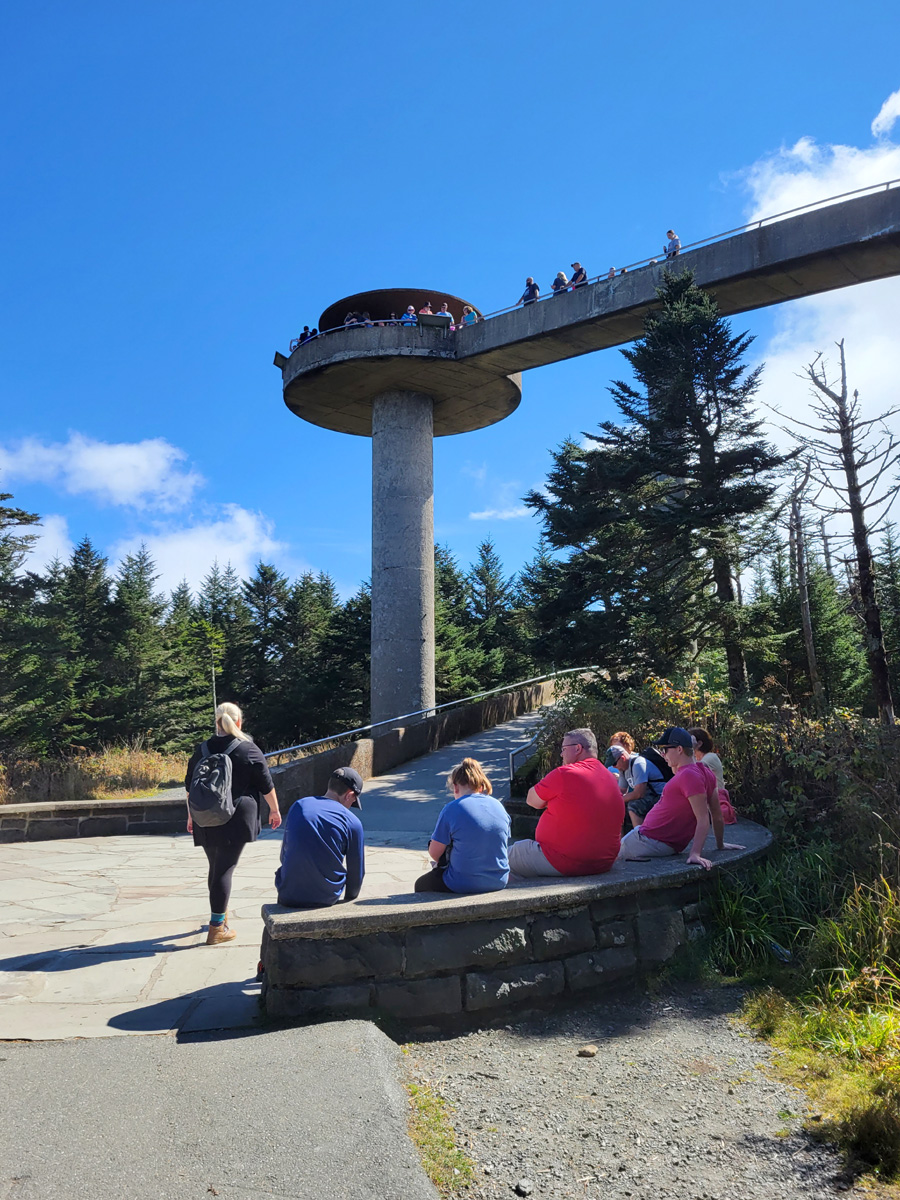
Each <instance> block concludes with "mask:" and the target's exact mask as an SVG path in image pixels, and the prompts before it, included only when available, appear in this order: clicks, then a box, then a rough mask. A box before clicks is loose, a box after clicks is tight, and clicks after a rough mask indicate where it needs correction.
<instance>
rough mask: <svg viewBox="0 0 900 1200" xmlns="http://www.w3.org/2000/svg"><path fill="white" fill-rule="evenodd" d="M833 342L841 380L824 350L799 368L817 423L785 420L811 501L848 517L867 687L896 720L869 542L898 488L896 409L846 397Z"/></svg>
mask: <svg viewBox="0 0 900 1200" xmlns="http://www.w3.org/2000/svg"><path fill="white" fill-rule="evenodd" d="M837 347H838V350H839V352H840V365H841V372H840V381H839V382H838V381H836V380H835V381H831V382H829V380H828V377H827V374H826V370H825V361H824V359H823V357H822V355H821V354H817V355H816V357H815V358H814V359H813V361H812V362H811V363H809V364H808V365H807V367H806V368H805V370H804V372H803V374H804V376H805V377H806V378H807V379H808V380H809V382H810V383H811V384H812V388H813V395H814V396H815V398H816V400H815V402H814V403H813V404H812V406H811V407H812V412H813V415H814V416H815V417H816V420H817V423H816V424H815V425H813V424H810V423H807V422H805V421H798V420H796V419H794V418H788V419H789V420H790V422H791V424H792V425H794V426H797V427H798V428H799V430H800V432H796V431H792V432H793V433H794V437H795V438H796V439H797V441H798V442H799V443H800V445H801V447H802V448H803V450H804V451H806V453H807V454H808V456H809V460H810V478H811V480H812V482H813V483H814V484H815V485H817V487H818V492H817V493H816V496H815V497H814V498H813V500H812V501H811V503H812V504H813V505H814V507H816V508H817V509H818V511H819V512H821V513H824V514H825V515H827V516H830V517H835V516H849V517H850V522H851V526H852V530H853V534H852V539H853V557H854V559H855V565H856V586H857V589H858V595H859V602H860V616H861V619H862V623H863V626H864V629H865V634H864V638H865V647H866V657H867V659H868V663H869V670H870V672H871V675H872V689H873V692H874V696H875V702H876V704H877V705H878V713H879V717H880V719H881V721H882V723H883V724H885V725H893V723H894V703H893V699H892V697H891V684H890V677H889V675H888V664H887V658H886V656H885V651H884V636H883V633H882V628H881V612H880V609H879V607H878V597H877V593H876V587H875V570H874V563H873V558H872V551H871V549H870V545H869V542H870V538H871V536H872V534H873V533H874V532H875V531H876V530H877V528H878V527H879V525H880V524H881V523H882V522H883V521H884V519H885V517H886V516H887V514H888V511H889V510H890V507H891V505H892V504H893V502H894V499H895V498H896V495H897V487H896V483H895V481H894V480H893V478H892V477H891V476H890V475H889V472H891V471H892V470H893V469H894V468H895V467H896V466H897V463H898V461H900V445H898V443H897V440H896V439H895V437H894V435H893V434H892V433H891V432H890V430H889V428H888V426H887V421H888V419H889V418H890V417H892V416H894V415H895V414H896V413H897V412H898V411H900V410H898V409H896V408H893V409H890V410H889V411H888V412H884V413H881V414H880V416H877V417H873V418H871V419H869V420H863V419H862V414H861V409H860V404H859V393H858V392H854V393H853V397H852V399H851V398H850V397H849V393H848V390H847V363H846V359H845V356H844V342H843V339H841V341H840V342H838V343H837ZM806 431H809V432H806ZM886 477H887V478H886ZM888 480H890V482H888ZM829 495H830V496H831V497H833V498H834V499H835V500H836V503H825V502H823V497H825V496H829Z"/></svg>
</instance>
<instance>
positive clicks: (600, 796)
mask: <svg viewBox="0 0 900 1200" xmlns="http://www.w3.org/2000/svg"><path fill="white" fill-rule="evenodd" d="M525 802H526V804H530V805H531V807H532V808H537V809H540V810H542V811H541V819H540V820H539V821H538V826H537V830H536V831H535V835H534V840H533V841H532V840H531V839H525V840H523V841H520V842H514V843H513V844H512V845H511V846H510V848H509V869H510V871H511V872H513V874H515V875H519V876H523V877H525V878H528V877H531V876H535V875H602V874H603V872H604V871H608V870H609V868H610V867H611V866H612V865H613V863H614V862H615V861H616V856H617V855H618V853H619V841H620V837H621V833H622V822H623V821H624V820H625V805H624V803H623V801H622V796H621V793H620V792H619V788H618V786H617V784H616V781H615V779H614V778H613V777H612V775H611V774H610V773H609V771H608V770H607V769H606V767H605V766H604V765H603V763H602V762H601V761H600V760H599V759H598V758H597V739H596V738H595V737H594V734H593V733H592V732H591V730H590V729H571V730H569V732H568V733H567V734H566V735H565V736H564V737H563V740H562V766H561V767H557V768H556V770H555V771H551V772H550V774H549V775H545V776H544V778H543V779H542V780H541V781H540V782H539V783H536V784H535V785H534V787H533V788H531V789H530V790H529V792H528V795H527V796H526V797H525Z"/></svg>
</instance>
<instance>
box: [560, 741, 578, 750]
mask: <svg viewBox="0 0 900 1200" xmlns="http://www.w3.org/2000/svg"><path fill="white" fill-rule="evenodd" d="M580 746H581V742H563V744H562V747H561V748H562V749H563V750H577V749H579V747H580Z"/></svg>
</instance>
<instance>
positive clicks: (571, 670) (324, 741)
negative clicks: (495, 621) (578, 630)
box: [265, 666, 599, 759]
mask: <svg viewBox="0 0 900 1200" xmlns="http://www.w3.org/2000/svg"><path fill="white" fill-rule="evenodd" d="M597 670H599V667H596V666H590V667H566V668H565V669H564V670H562V671H549V672H548V673H547V674H546V675H535V676H534V677H533V678H532V679H519V680H517V682H516V683H505V684H503V686H502V687H496V688H489V689H488V690H487V691H484V692H475V693H474V695H471V696H462V697H461V698H460V699H459V700H448V701H447V702H446V703H445V704H436V705H434V706H433V707H432V708H420V709H419V710H418V711H417V712H409V713H401V714H400V715H399V716H397V717H389V718H388V719H387V720H386V721H374V722H372V723H371V724H369V725H359V726H357V728H356V729H344V730H342V731H341V732H340V733H329V734H328V735H327V736H326V737H321V738H315V739H313V741H311V742H300V743H299V744H298V745H296V746H285V747H284V748H283V749H281V750H269V751H268V752H267V753H266V755H265V757H266V758H269V759H272V758H279V757H280V756H281V755H282V754H297V753H298V752H299V751H301V750H311V749H313V748H314V747H315V746H325V745H328V743H330V742H333V743H338V742H342V741H344V740H345V739H347V738H355V737H358V736H359V735H361V734H364V733H369V732H370V731H371V730H373V729H382V728H384V726H386V725H397V724H399V723H400V722H401V721H410V720H412V719H414V718H417V717H431V716H434V715H435V714H436V713H439V712H444V711H445V710H446V709H448V708H458V707H459V706H460V705H463V704H474V703H475V702H476V701H478V700H486V699H487V698H488V696H498V695H500V694H501V693H502V692H511V691H514V690H515V689H516V688H520V687H528V686H529V685H530V684H532V683H547V682H548V681H549V680H551V679H559V678H561V677H562V676H563V675H578V674H582V675H585V674H588V673H589V672H591V671H597Z"/></svg>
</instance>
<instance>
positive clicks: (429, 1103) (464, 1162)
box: [406, 1083, 473, 1195]
mask: <svg viewBox="0 0 900 1200" xmlns="http://www.w3.org/2000/svg"><path fill="white" fill-rule="evenodd" d="M406 1090H407V1091H408V1092H409V1100H410V1114H409V1135H410V1137H411V1138H412V1140H413V1142H414V1143H415V1145H416V1147H417V1148H418V1151H419V1155H420V1157H421V1159H422V1166H423V1167H424V1168H425V1173H426V1174H427V1175H428V1178H429V1179H430V1180H431V1182H432V1183H433V1184H434V1185H435V1187H436V1188H437V1189H438V1190H439V1191H440V1192H441V1193H442V1194H443V1195H447V1194H448V1193H449V1192H450V1191H451V1190H452V1189H453V1188H458V1187H462V1186H465V1185H468V1184H469V1183H471V1181H472V1171H473V1164H472V1160H471V1159H470V1158H469V1157H468V1156H467V1155H466V1154H464V1153H463V1151H462V1150H459V1149H458V1148H457V1146H456V1139H455V1136H454V1130H453V1124H452V1122H451V1120H450V1108H449V1105H448V1104H447V1102H446V1101H445V1100H443V1099H442V1098H441V1097H440V1096H439V1095H438V1094H437V1092H436V1091H435V1090H434V1089H433V1088H431V1087H429V1085H428V1084H426V1083H408V1084H407V1085H406Z"/></svg>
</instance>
